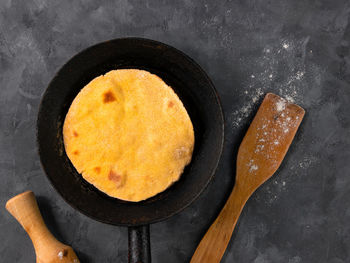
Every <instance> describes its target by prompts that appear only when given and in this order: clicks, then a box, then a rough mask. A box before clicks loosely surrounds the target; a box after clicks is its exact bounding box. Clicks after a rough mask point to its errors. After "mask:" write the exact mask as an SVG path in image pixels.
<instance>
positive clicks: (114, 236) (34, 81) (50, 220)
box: [0, 0, 350, 263]
mask: <svg viewBox="0 0 350 263" xmlns="http://www.w3.org/2000/svg"><path fill="white" fill-rule="evenodd" d="M349 12H350V4H349V1H345V0H330V1H293V0H287V1H257V0H252V1H170V0H169V1H164V0H163V1H160V0H155V1H151V0H149V1H148V0H147V1H112V0H109V1H96V0H88V1H68V0H60V1H47V0H2V1H1V2H0V176H1V183H0V207H1V208H0V211H1V213H0V240H1V246H0V262H4V263H11V262H19V263H22V262H23V263H24V262H26V263H27V262H34V261H35V255H34V251H33V248H32V245H31V242H30V239H29V238H28V237H27V235H26V234H25V232H24V230H23V229H22V228H21V227H20V225H19V224H18V223H17V222H16V221H15V220H14V218H12V216H11V215H10V214H8V213H7V211H6V210H5V209H4V205H5V202H6V201H7V199H9V198H10V197H12V196H13V195H15V194H18V193H20V192H22V191H24V190H27V189H31V190H33V191H34V192H35V194H36V195H37V196H38V202H39V206H40V208H41V210H42V213H43V216H44V219H45V221H46V222H47V224H48V226H49V228H50V229H51V231H52V232H53V233H54V234H55V235H56V236H57V237H58V239H60V240H61V241H62V242H64V243H67V244H70V245H72V247H73V248H74V249H75V250H76V251H77V253H78V255H79V258H80V259H81V262H82V263H89V262H98V263H104V262H126V261H127V230H126V228H122V227H114V226H109V225H105V224H102V223H98V222H95V221H93V220H91V219H89V218H87V217H85V216H83V215H81V214H79V213H78V212H76V211H74V210H73V209H72V208H71V207H70V206H69V205H67V204H66V203H65V202H64V201H63V200H62V198H61V197H60V196H59V195H58V194H57V193H56V192H55V190H54V189H53V188H52V187H51V186H50V185H49V183H48V180H47V179H46V177H45V175H44V173H43V171H42V170H41V167H40V164H39V158H38V154H37V152H36V145H35V140H36V138H35V123H36V114H37V110H38V105H39V101H40V97H41V95H42V94H43V92H44V90H45V89H46V87H47V85H48V82H49V81H50V79H51V78H52V77H53V75H54V74H55V72H56V71H57V70H58V69H59V68H60V67H61V66H62V65H63V64H64V63H65V62H66V61H67V60H68V59H69V58H70V57H72V56H73V55H75V54H76V53H77V52H79V51H81V50H82V49H84V48H86V47H88V46H90V45H92V44H95V43H98V42H101V41H105V40H108V39H112V38H118V37H125V36H138V37H147V38H151V39H155V40H159V41H162V42H165V43H167V44H170V45H173V46H175V47H176V48H179V49H181V50H182V51H184V52H185V53H187V54H188V55H190V56H191V57H192V58H193V59H195V60H196V61H197V62H198V63H199V64H200V65H202V66H203V68H204V69H205V70H206V71H207V73H208V75H209V76H210V77H211V78H212V80H213V82H214V84H215V86H216V88H217V90H218V93H219V95H220V97H221V100H222V104H223V108H224V112H225V117H226V142H225V150H224V154H223V156H222V160H221V163H220V165H219V168H218V171H217V173H216V176H215V178H214V180H213V182H212V183H211V184H210V186H209V187H208V188H207V189H206V191H205V192H204V193H203V195H202V196H201V197H200V198H199V200H197V201H196V202H195V203H194V204H193V205H191V206H190V207H189V208H187V209H186V210H185V211H183V212H182V213H180V214H178V215H176V216H174V217H173V218H171V219H169V220H167V221H165V222H162V223H157V224H154V225H152V227H151V235H152V236H151V241H152V255H153V262H158V263H164V262H166V263H177V262H188V261H189V260H190V257H191V255H192V253H193V252H194V250H195V248H196V245H197V244H198V242H199V240H200V239H201V237H202V236H203V234H204V233H205V231H206V229H207V228H208V227H209V225H210V223H211V222H212V221H213V220H214V218H215V216H216V215H217V214H218V212H219V210H220V208H221V207H222V206H223V204H224V201H225V199H226V198H227V196H228V194H229V192H230V191H231V189H232V187H233V184H234V174H235V172H234V169H235V155H236V153H237V148H238V146H239V143H240V141H241V139H242V136H243V134H244V132H245V131H246V129H247V127H248V125H249V122H250V120H251V118H252V116H253V115H254V113H255V111H256V107H257V105H258V104H259V102H260V101H261V99H262V96H263V94H264V93H266V92H275V93H277V94H280V95H283V96H284V97H288V98H290V99H294V100H295V102H296V103H298V104H300V105H301V106H303V107H304V108H305V109H306V111H307V115H306V117H305V119H304V122H303V124H302V127H301V129H300V130H299V132H298V134H297V136H296V139H295V141H294V142H293V145H292V147H291V149H290V151H289V152H288V155H287V157H286V159H285V160H284V162H283V164H282V166H281V167H280V169H279V171H278V172H277V173H276V175H275V176H274V177H273V178H272V179H271V180H269V181H268V182H267V183H265V184H264V185H263V186H262V187H261V188H260V189H259V190H258V191H257V192H256V193H255V194H254V196H253V197H252V198H251V199H250V200H249V201H248V203H247V204H246V207H245V208H244V211H243V213H242V215H241V218H240V220H239V225H238V227H237V228H236V230H235V233H234V235H233V237H232V239H231V242H230V244H229V247H228V249H227V251H226V254H225V256H224V259H223V260H222V262H236V263H239V262H242V263H247V262H254V263H265V262H286V263H299V262H317V263H322V262H329V263H346V262H350V223H349V222H350V86H349V82H350V69H349V67H350V55H349V45H350V42H349V41H350V27H349Z"/></svg>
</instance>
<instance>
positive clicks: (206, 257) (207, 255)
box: [191, 93, 305, 263]
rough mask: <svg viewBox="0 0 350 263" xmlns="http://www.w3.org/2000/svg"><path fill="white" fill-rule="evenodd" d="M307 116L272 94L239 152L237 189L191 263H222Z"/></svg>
mask: <svg viewBox="0 0 350 263" xmlns="http://www.w3.org/2000/svg"><path fill="white" fill-rule="evenodd" d="M304 115H305V111H304V110H303V109H302V108H301V107H299V106H298V105H295V104H292V103H289V102H287V101H286V100H285V99H283V98H281V97H279V96H277V95H274V94H271V93H268V94H267V95H266V96H265V98H264V101H263V102H262V104H261V106H260V108H259V110H258V112H257V114H256V115H255V118H254V120H253V122H252V123H251V125H250V127H249V129H248V131H247V133H246V135H245V137H244V139H243V141H242V143H241V145H240V147H239V150H238V157H237V173H236V183H235V187H234V188H233V191H232V193H231V195H230V197H229V198H228V200H227V202H226V204H225V206H224V208H223V209H222V210H221V212H220V214H219V216H218V217H217V218H216V220H215V222H214V223H213V224H212V225H211V227H210V228H209V230H208V231H207V233H206V234H205V236H204V237H203V239H202V241H201V242H200V244H199V245H198V247H197V249H196V251H195V253H194V255H193V257H192V259H191V263H219V262H220V260H221V258H222V256H223V254H224V252H225V249H226V247H227V245H228V243H229V241H230V238H231V235H232V232H233V230H234V228H235V225H236V223H237V220H238V218H239V215H240V214H241V211H242V209H243V206H244V204H245V203H246V201H247V200H248V198H249V197H250V196H251V195H252V194H253V193H254V191H255V190H256V189H257V188H258V187H259V186H260V185H261V184H262V183H264V182H265V181H266V180H267V179H268V178H270V177H271V176H272V175H273V174H274V173H275V171H276V170H277V169H278V167H279V166H280V164H281V162H282V160H283V158H284V156H285V155H286V153H287V151H288V148H289V146H290V144H291V142H292V140H293V138H294V136H295V133H296V132H297V130H298V127H299V125H300V123H301V121H302V119H303V117H304Z"/></svg>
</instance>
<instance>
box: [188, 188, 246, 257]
mask: <svg viewBox="0 0 350 263" xmlns="http://www.w3.org/2000/svg"><path fill="white" fill-rule="evenodd" d="M240 189H241V188H240V187H239V186H238V185H236V186H235V187H234V189H233V191H232V193H231V195H230V197H229V198H228V200H227V202H226V204H225V206H224V208H223V209H222V210H221V212H220V214H219V216H218V217H217V218H216V220H215V222H214V223H213V224H212V225H211V227H210V228H209V229H208V231H207V233H206V234H205V236H204V237H203V239H202V240H201V242H200V243H199V245H198V247H197V249H196V251H195V252H194V255H193V257H192V259H191V263H206V262H208V263H216V262H220V260H221V258H222V256H223V255H224V253H225V250H226V247H227V245H228V243H229V242H230V239H231V236H232V233H233V230H234V228H235V225H236V223H237V221H238V218H239V215H240V214H241V211H242V209H243V207H244V204H245V203H246V201H247V199H248V197H249V196H248V195H247V194H246V193H244V192H242V191H241V190H240Z"/></svg>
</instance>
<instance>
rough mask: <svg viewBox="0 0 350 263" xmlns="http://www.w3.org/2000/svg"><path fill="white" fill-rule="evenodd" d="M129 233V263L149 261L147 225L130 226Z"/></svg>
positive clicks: (149, 249)
mask: <svg viewBox="0 0 350 263" xmlns="http://www.w3.org/2000/svg"><path fill="white" fill-rule="evenodd" d="M128 234H129V253H128V258H129V263H151V246H150V241H149V225H144V226H132V227H129V228H128Z"/></svg>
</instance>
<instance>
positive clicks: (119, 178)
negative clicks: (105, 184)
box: [108, 170, 122, 188]
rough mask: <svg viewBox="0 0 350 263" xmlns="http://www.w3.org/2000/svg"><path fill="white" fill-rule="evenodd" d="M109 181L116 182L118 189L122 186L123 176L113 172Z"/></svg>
mask: <svg viewBox="0 0 350 263" xmlns="http://www.w3.org/2000/svg"><path fill="white" fill-rule="evenodd" d="M108 179H109V180H111V181H113V182H115V184H116V186H117V188H119V187H121V186H122V176H121V175H119V174H117V173H116V172H114V171H113V170H111V171H110V172H109V174H108Z"/></svg>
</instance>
